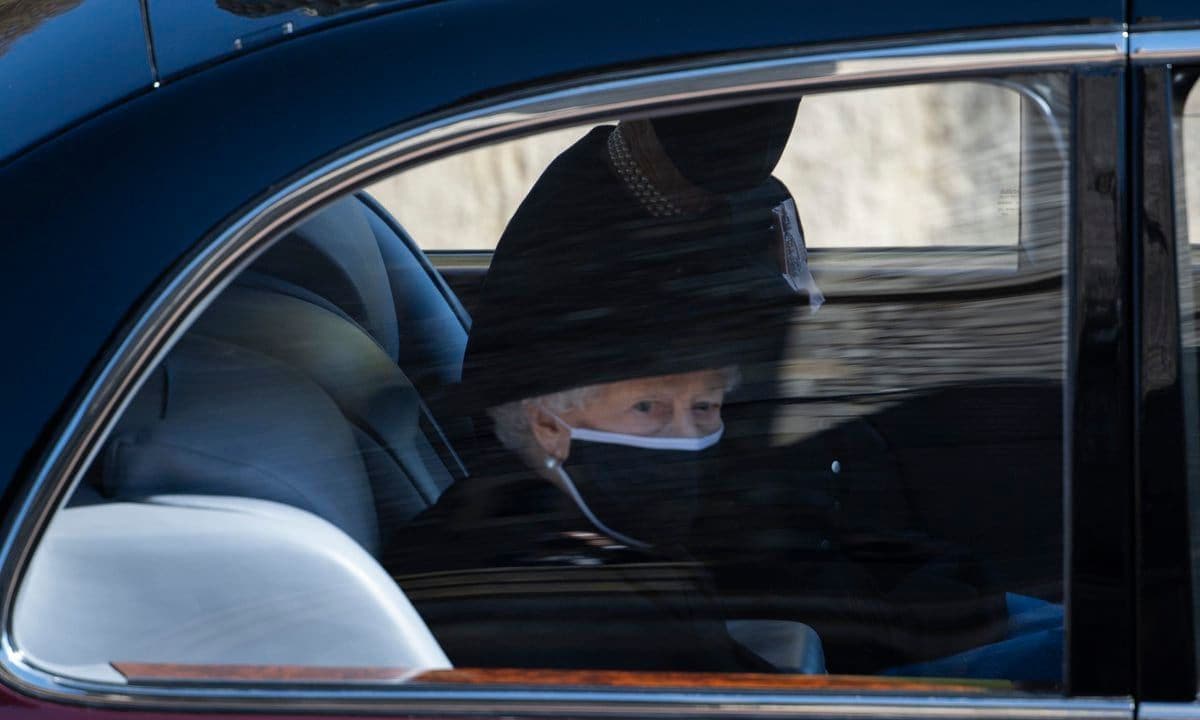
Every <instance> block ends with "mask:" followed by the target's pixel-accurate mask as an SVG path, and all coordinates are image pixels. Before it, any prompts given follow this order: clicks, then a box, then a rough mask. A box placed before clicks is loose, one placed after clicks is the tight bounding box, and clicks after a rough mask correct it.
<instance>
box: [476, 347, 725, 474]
mask: <svg viewBox="0 0 1200 720" xmlns="http://www.w3.org/2000/svg"><path fill="white" fill-rule="evenodd" d="M721 374H722V375H724V376H725V392H732V391H733V389H734V388H735V387H737V386H738V383H739V382H741V379H742V376H741V373H740V372H739V371H738V367H737V366H736V365H730V366H728V367H723V368H721ZM600 387H601V386H600V385H584V386H583V387H577V388H571V389H570V390H563V391H561V392H556V393H550V394H548V395H539V396H537V397H532V398H525V399H524V400H514V401H512V402H508V403H504V404H503V405H497V406H495V407H492V408H488V411H487V412H488V415H489V416H491V418H492V423H493V425H494V427H495V432H496V437H497V438H498V439H499V440H500V442H501V443H502V444H503V445H504V447H506V448H508V449H509V450H512V451H514V452H516V453H517V454H519V455H521V457H523V458H525V459H526V460H527V461H532V462H533V463H534V464H536V463H538V462H541V460H542V458H541V457H540V455H541V449H540V448H539V447H538V444H537V442H536V441H535V440H534V438H533V428H532V427H530V425H529V416H528V415H527V414H526V412H525V408H526V407H527V406H528V405H541V406H542V407H544V408H546V409H547V410H549V411H550V412H552V413H555V414H561V413H564V412H567V411H569V410H573V409H575V408H581V407H583V406H584V405H586V404H587V403H588V401H589V400H591V398H592V396H593V395H595V394H596V392H597V391H598V390H599V389H600Z"/></svg>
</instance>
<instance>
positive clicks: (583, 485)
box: [560, 439, 718, 547]
mask: <svg viewBox="0 0 1200 720" xmlns="http://www.w3.org/2000/svg"><path fill="white" fill-rule="evenodd" d="M717 467H718V457H717V446H716V445H712V446H710V447H708V448H706V449H703V450H697V451H690V450H656V449H646V448H639V447H631V446H629V445H618V444H614V443H603V442H590V441H586V440H578V439H576V440H572V441H571V454H570V456H569V457H568V459H567V461H566V463H565V467H562V468H561V470H560V472H561V473H563V474H564V475H565V476H566V480H567V484H568V485H573V486H574V488H575V490H576V491H577V492H578V498H576V502H577V503H579V502H580V501H582V503H581V508H580V509H581V510H583V511H584V514H585V515H590V516H591V517H589V520H591V521H592V522H593V523H595V524H597V525H599V526H600V527H599V529H601V530H603V531H605V532H606V533H608V534H611V535H613V536H614V539H616V540H620V541H623V542H628V541H630V540H632V541H633V543H632V544H634V545H635V546H648V545H655V546H660V547H661V546H670V545H679V544H682V543H683V542H684V541H685V540H686V538H687V534H688V531H689V529H690V528H691V524H692V521H693V519H694V518H695V516H696V509H697V504H698V501H699V496H700V491H701V488H703V487H704V486H706V485H711V483H712V481H713V480H714V479H715V477H716V474H717ZM567 492H568V494H571V492H570V489H569V488H567ZM589 511H590V513H589Z"/></svg>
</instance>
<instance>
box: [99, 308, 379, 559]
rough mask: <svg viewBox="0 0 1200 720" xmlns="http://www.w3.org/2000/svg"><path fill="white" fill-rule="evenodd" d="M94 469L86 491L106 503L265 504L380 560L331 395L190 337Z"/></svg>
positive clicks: (245, 355) (353, 445)
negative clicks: (335, 531)
mask: <svg viewBox="0 0 1200 720" xmlns="http://www.w3.org/2000/svg"><path fill="white" fill-rule="evenodd" d="M96 467H97V469H98V472H97V474H96V475H95V476H94V477H93V481H94V482H95V483H96V485H97V489H98V490H99V492H100V494H101V495H102V496H103V498H105V499H108V500H140V499H142V498H145V497H150V496H158V495H178V494H188V495H215V496H231V497H245V498H256V499H260V500H271V501H274V502H278V503H283V504H285V505H290V506H292V507H296V508H299V509H301V510H306V511H308V512H310V513H312V514H313V515H316V516H318V517H320V518H323V519H324V520H327V521H328V522H330V523H332V524H333V525H335V526H336V527H338V528H340V529H341V530H342V531H343V532H345V533H346V534H347V535H349V536H350V537H351V538H353V539H354V540H356V541H357V542H358V543H359V544H360V545H362V546H363V548H365V549H366V550H367V551H368V552H370V553H372V554H377V553H378V551H379V545H380V530H379V521H378V516H377V513H376V511H375V502H374V498H373V493H372V488H371V484H370V481H369V478H368V473H367V469H366V467H365V465H364V462H363V458H362V456H361V454H360V452H359V447H358V443H357V441H356V439H355V436H354V432H353V430H352V429H351V427H350V425H349V424H348V423H347V422H346V420H345V419H344V417H343V415H342V413H341V411H340V410H339V409H338V407H337V405H336V404H335V403H334V402H333V401H332V400H331V399H330V398H329V396H328V394H326V393H325V392H324V391H323V390H322V389H321V388H320V387H319V386H318V385H317V384H316V383H315V382H313V381H312V380H310V379H309V378H308V377H306V376H305V375H304V374H303V373H301V372H299V371H297V370H295V369H293V368H289V367H288V366H287V365H285V364H283V363H280V362H278V361H277V360H273V359H272V358H270V357H267V356H264V355H262V354H260V353H256V352H253V351H251V350H247V349H245V348H241V347H237V346H236V345H233V344H231V343H228V342H225V341H221V340H217V339H214V338H210V337H205V336H203V335H202V334H200V333H197V332H195V331H193V332H190V333H188V334H187V335H186V336H184V338H183V339H182V340H181V341H180V342H179V344H178V345H176V347H175V348H174V349H173V350H172V351H171V353H170V354H169V355H168V356H167V358H166V359H165V360H164V361H163V362H162V364H161V365H160V366H159V367H158V368H157V369H156V370H155V371H154V373H153V374H152V375H151V376H150V378H149V379H148V380H147V382H146V384H145V385H144V386H143V387H142V389H141V390H140V391H139V392H138V393H137V395H136V396H135V398H134V400H133V402H132V404H131V406H130V407H129V408H128V410H127V411H126V413H125V415H124V416H123V417H122V419H121V421H120V422H119V423H118V425H117V427H116V428H115V429H114V432H113V434H112V436H111V437H110V439H109V441H108V443H107V444H106V445H105V447H104V449H103V451H102V456H101V457H100V458H99V462H98V463H97V464H96Z"/></svg>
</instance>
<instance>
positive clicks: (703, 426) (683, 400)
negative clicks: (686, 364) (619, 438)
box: [562, 370, 726, 438]
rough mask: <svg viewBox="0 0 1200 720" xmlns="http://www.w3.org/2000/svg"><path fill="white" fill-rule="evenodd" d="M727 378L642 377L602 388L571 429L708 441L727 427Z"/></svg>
mask: <svg viewBox="0 0 1200 720" xmlns="http://www.w3.org/2000/svg"><path fill="white" fill-rule="evenodd" d="M725 384H726V376H725V374H724V373H723V372H721V371H720V370H699V371H696V372H689V373H679V374H677V375H659V376H657V377H649V378H636V379H633V380H622V381H620V382H614V383H607V384H604V385H599V386H597V387H596V389H595V392H594V394H592V395H591V396H590V397H589V398H588V401H587V402H586V403H584V404H583V407H578V408H572V409H571V410H570V411H568V412H565V413H563V414H562V419H563V420H564V421H565V422H566V423H567V424H569V425H572V426H574V427H580V428H588V429H591V430H602V431H605V432H615V433H626V434H628V435H643V436H647V437H688V438H691V437H702V436H704V435H709V434H711V433H713V432H716V430H717V429H718V428H720V427H721V402H722V401H723V400H724V398H725Z"/></svg>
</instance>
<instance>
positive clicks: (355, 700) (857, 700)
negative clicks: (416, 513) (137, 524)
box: [0, 27, 1132, 720]
mask: <svg viewBox="0 0 1200 720" xmlns="http://www.w3.org/2000/svg"><path fill="white" fill-rule="evenodd" d="M1127 37H1128V36H1127V34H1126V33H1123V32H1121V31H1119V30H1102V31H1097V30H1096V29H1095V28H1094V27H1084V28H1081V29H1078V30H1074V31H1070V30H1063V29H1059V30H1055V31H1046V34H1043V35H1037V36H1028V37H996V36H994V35H992V36H989V35H982V34H981V35H975V36H964V35H961V34H959V35H954V36H945V37H942V38H940V39H939V38H923V39H922V42H921V43H920V44H915V45H899V44H892V45H883V44H870V45H863V44H856V45H848V44H847V45H842V46H836V47H833V46H831V47H825V48H817V49H803V50H793V51H789V52H788V53H786V54H781V53H780V51H778V50H773V51H763V52H758V53H740V54H738V55H736V56H731V55H724V56H718V57H713V58H707V59H705V60H702V61H698V62H695V63H690V64H687V65H679V64H676V65H665V64H660V65H659V66H657V68H651V69H648V70H642V71H638V72H637V73H626V74H621V75H614V74H609V75H603V76H592V77H590V78H588V77H584V78H582V79H580V80H578V81H576V82H574V83H572V84H568V85H557V86H552V87H543V88H540V89H538V90H535V91H533V92H526V93H522V94H521V95H519V96H516V95H514V96H508V97H503V98H499V99H497V100H493V101H490V102H487V103H484V104H480V105H476V106H472V107H468V108H460V109H458V110H456V111H453V112H451V113H449V114H446V115H442V116H439V117H434V118H428V117H426V118H422V119H420V120H418V121H416V122H414V123H412V124H408V125H405V126H403V127H400V128H398V129H396V130H393V131H389V132H387V133H385V134H383V135H382V136H379V137H377V138H375V139H372V140H370V141H368V142H366V143H363V144H360V145H358V146H356V147H353V148H349V149H346V150H344V151H342V152H340V153H338V154H337V155H335V156H334V157H332V158H330V159H327V160H325V161H322V162H320V163H317V164H316V165H315V166H313V167H311V168H310V169H308V170H306V171H305V172H303V173H301V174H300V175H299V176H297V177H296V178H295V179H293V180H292V181H291V182H289V183H287V184H286V185H284V186H283V187H282V188H281V189H278V190H276V191H275V192H272V193H271V194H269V195H268V196H266V197H264V198H261V199H260V200H259V201H258V202H256V203H255V204H253V205H252V206H250V207H248V208H247V209H245V210H244V211H242V212H240V214H237V215H235V216H234V217H233V218H232V219H231V220H230V221H229V222H228V223H226V224H225V225H224V226H223V227H222V228H221V229H219V230H218V231H215V232H214V233H212V234H210V235H209V236H207V237H206V238H204V239H202V240H201V241H200V242H199V243H198V244H197V246H196V249H195V250H194V251H193V252H192V253H191V254H190V255H189V256H188V257H187V258H185V259H184V260H182V261H181V262H180V263H178V264H177V265H176V267H175V268H174V269H173V270H172V272H171V273H170V274H169V276H168V277H167V279H166V280H164V282H163V283H162V284H160V285H159V286H158V287H157V288H156V289H155V291H154V292H153V293H151V294H150V295H149V297H150V300H148V301H147V302H146V303H145V304H144V305H142V306H141V307H140V308H139V313H138V315H137V317H136V318H135V319H134V320H133V321H132V323H131V324H130V325H129V326H128V327H127V328H125V329H124V331H123V332H122V334H121V335H120V339H119V341H118V342H116V343H115V345H114V346H112V347H111V349H110V351H109V352H108V353H107V355H106V356H105V360H104V361H103V363H102V365H101V366H100V369H99V370H98V371H97V372H96V374H95V375H94V376H93V377H92V379H91V380H90V381H89V382H88V383H87V385H86V390H85V391H84V392H83V393H82V394H81V396H79V398H78V399H77V401H76V402H75V403H74V405H73V406H72V409H71V410H70V412H69V413H68V415H67V418H68V419H67V420H66V421H65V423H64V424H63V425H62V426H61V427H60V428H59V430H58V432H57V433H56V438H57V439H56V440H55V441H54V443H53V444H52V446H51V447H50V449H49V450H48V452H47V453H46V455H45V456H44V457H43V459H42V460H41V461H40V462H39V463H38V464H37V466H36V470H35V472H34V474H33V476H32V478H31V479H30V481H29V485H28V486H27V487H26V488H24V494H23V498H22V500H21V502H19V503H17V504H16V505H15V506H14V508H13V510H12V512H11V513H10V515H9V517H8V518H7V523H6V526H5V530H4V537H3V544H2V546H0V553H2V555H0V591H2V592H0V605H2V606H0V617H2V618H3V627H2V632H0V681H2V682H4V683H5V684H7V685H9V686H11V687H13V688H15V689H16V690H18V691H20V692H23V693H27V694H30V695H34V696H38V697H42V698H45V699H50V700H55V701H60V702H72V703H86V704H90V705H103V706H126V707H130V706H132V707H137V708H148V707H172V708H193V709H195V708H197V707H203V708H205V709H215V708H218V707H229V708H231V709H233V708H255V709H271V710H280V711H287V710H297V709H303V710H305V711H316V710H330V709H341V710H346V709H356V710H359V711H362V710H365V709H368V707H369V708H370V709H371V710H372V711H374V710H377V709H379V708H381V707H385V706H381V705H379V704H378V703H385V704H386V703H387V702H388V701H390V702H391V703H392V707H393V708H394V709H402V710H403V711H405V712H411V711H414V710H418V709H419V710H422V711H426V712H434V711H436V712H479V711H480V710H481V709H487V710H489V712H491V713H492V714H496V713H499V712H503V713H504V714H512V713H513V712H522V713H529V714H540V713H544V712H551V713H564V712H570V713H571V714H580V713H585V714H591V713H593V712H595V713H599V714H605V713H606V712H610V713H611V712H624V713H628V712H629V711H630V709H631V707H630V705H631V704H633V705H636V710H637V712H638V714H650V713H651V711H653V712H654V713H660V714H661V713H665V714H678V713H679V712H687V713H688V714H695V713H697V712H700V711H703V712H704V713H705V714H721V713H725V712H735V711H736V712H744V711H749V710H752V711H753V712H756V713H758V712H761V713H766V714H775V713H777V712H783V713H786V714H801V715H816V714H819V715H822V716H830V715H847V716H857V715H862V714H864V713H869V714H871V715H880V714H883V715H894V716H896V717H900V716H909V715H921V716H928V715H945V716H946V717H968V716H969V717H979V718H991V717H997V718H1025V717H1029V718H1031V719H1032V718H1047V717H1060V716H1061V717H1081V718H1096V719H1097V720H1099V719H1100V718H1105V719H1107V718H1113V720H1115V719H1116V718H1118V717H1122V718H1130V717H1131V715H1132V709H1131V706H1130V705H1129V703H1128V702H1127V701H1124V700H1116V701H1111V702H1110V701H1097V700H1087V701H1084V700H1063V699H1061V698H1050V697H1047V698H1043V699H1036V700H1035V699H1030V698H1028V697H1025V698H1019V697H1014V698H1004V697H997V696H985V697H950V698H947V697H930V698H916V699H913V698H909V699H905V698H897V697H888V696H861V695H855V696H843V695H809V696H790V695H781V694H761V693H730V692H718V693H695V692H689V693H671V692H631V691H613V692H607V691H581V690H536V691H534V690H503V689H496V690H480V689H457V690H456V689H454V688H453V687H447V688H444V689H443V688H437V689H429V688H428V687H424V688H421V687H403V686H399V687H395V688H386V689H380V688H374V689H363V688H362V687H361V686H359V687H357V688H347V687H336V688H331V689H314V688H300V689H296V688H288V687H284V686H278V685H277V686H270V687H268V686H240V687H237V688H204V687H147V686H137V687H134V686H119V685H110V684H100V683H88V682H82V681H78V680H72V679H69V678H63V677H57V676H55V675H53V674H52V673H51V672H49V671H46V670H43V669H41V668H38V667H36V666H35V665H34V664H32V663H31V662H30V661H29V660H28V659H27V658H24V657H23V656H22V653H21V651H20V650H19V649H18V648H17V647H16V646H15V645H14V643H13V637H12V633H11V631H10V628H11V621H12V610H13V600H14V597H15V591H16V588H17V586H18V584H19V581H20V577H21V573H22V571H23V570H24V567H25V565H26V563H27V560H28V557H29V555H30V552H31V550H32V548H33V547H34V546H35V545H36V542H37V540H38V538H39V536H40V534H41V532H42V531H43V530H44V528H45V526H46V523H47V522H48V520H49V518H50V517H51V516H52V514H53V512H54V511H55V510H56V509H57V508H58V506H59V504H60V502H61V500H62V499H63V498H64V497H66V496H67V493H68V492H69V491H70V490H71V489H72V488H73V487H74V485H75V483H76V482H78V479H79V477H80V476H81V475H82V471H83V470H84V469H86V467H87V466H88V465H89V464H90V463H91V461H92V459H93V458H94V456H95V454H96V453H97V452H98V449H99V447H100V446H101V445H102V443H103V442H104V440H105V439H106V437H107V434H108V433H109V432H110V431H111V429H112V426H113V424H114V423H115V420H116V418H118V417H119V416H120V415H121V413H122V412H123V411H124V409H125V407H126V406H127V405H128V403H129V401H130V399H131V398H132V396H133V394H134V393H135V392H136V391H137V389H138V388H139V387H140V385H141V384H142V383H143V382H144V381H145V378H146V377H147V376H148V374H149V371H150V370H151V369H152V368H154V367H155V366H157V365H158V363H159V362H160V361H161V359H162V358H163V357H164V356H165V354H166V353H167V351H168V350H169V349H170V348H171V347H172V346H173V345H174V344H175V342H176V341H177V340H178V339H179V338H180V336H181V335H182V334H183V332H184V331H185V330H186V329H187V328H188V327H189V326H190V325H191V324H192V322H193V321H194V320H195V319H196V318H197V317H198V315H199V314H200V313H201V312H203V311H204V309H205V308H206V307H207V305H208V303H209V302H211V300H212V298H213V297H215V295H216V294H217V293H219V292H220V291H221V290H222V289H223V288H224V287H225V286H226V285H228V284H229V282H230V281H231V280H232V278H233V277H234V276H235V275H236V273H237V272H238V271H240V270H241V269H242V268H244V267H245V266H246V265H248V264H249V263H250V262H252V261H253V259H254V258H255V257H256V256H257V254H259V253H261V252H263V251H264V250H265V249H266V247H268V246H269V244H270V243H271V242H272V241H273V240H274V239H275V238H277V237H278V236H279V235H280V234H281V232H282V231H283V230H285V229H286V228H288V227H289V225H290V224H292V223H294V222H295V221H296V220H297V218H299V217H300V216H301V215H302V214H303V213H305V212H307V211H309V210H311V209H313V208H315V207H317V206H319V205H320V204H322V203H324V202H326V201H329V200H330V199H332V198H333V197H335V196H338V195H341V194H343V193H346V192H349V191H351V190H353V189H356V188H360V187H363V186H365V185H368V184H369V183H370V182H371V181H373V180H375V179H378V178H379V177H381V176H383V175H385V174H388V173H392V172H395V171H397V170H399V169H402V168H405V167H408V166H410V165H413V164H416V163H419V162H424V161H427V160H429V159H432V158H434V157H437V156H440V155H443V154H446V153H448V152H451V151H457V150H461V149H465V148H467V147H470V146H474V145H478V144H482V143H485V142H492V141H497V140H501V139H505V138H510V137H514V136H517V135H520V134H527V133H530V132H533V131H535V130H542V129H548V128H551V127H556V126H563V125H570V124H582V123H585V122H594V121H597V120H604V119H608V118H612V117H616V116H622V117H627V116H636V115H638V114H646V113H650V112H653V111H654V110H656V109H660V108H662V107H666V106H672V107H674V106H680V105H688V106H690V107H708V106H714V105H718V104H720V103H722V102H730V101H734V100H738V99H745V98H761V97H771V96H775V95H780V94H784V93H793V92H797V91H813V90H816V89H824V88H832V87H845V86H856V85H870V84H879V83H883V82H894V83H902V82H916V81H923V80H936V79H946V78H953V77H960V76H971V75H980V74H983V73H998V72H1005V73H1008V72H1021V71H1030V70H1050V69H1062V68H1075V67H1080V66H1089V67H1096V66H1112V65H1120V64H1123V63H1124V62H1125V61H1126V57H1127V56H1126V40H1127ZM362 702H368V703H371V704H370V705H369V706H368V705H362V704H360V703H362ZM481 703H483V704H482V705H481ZM497 703H500V704H501V706H502V708H503V709H502V710H500V709H497ZM605 708H608V709H607V710H605Z"/></svg>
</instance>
